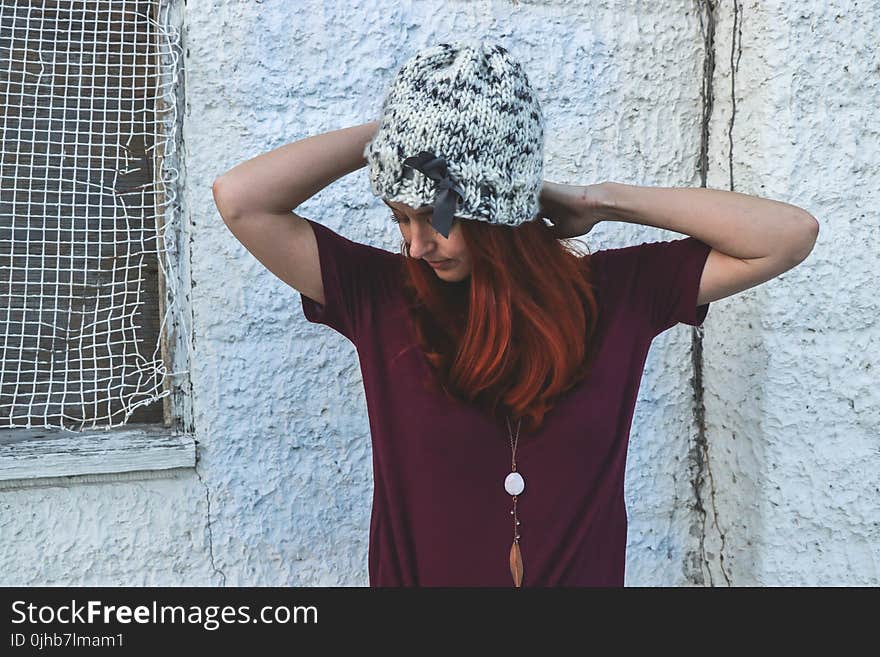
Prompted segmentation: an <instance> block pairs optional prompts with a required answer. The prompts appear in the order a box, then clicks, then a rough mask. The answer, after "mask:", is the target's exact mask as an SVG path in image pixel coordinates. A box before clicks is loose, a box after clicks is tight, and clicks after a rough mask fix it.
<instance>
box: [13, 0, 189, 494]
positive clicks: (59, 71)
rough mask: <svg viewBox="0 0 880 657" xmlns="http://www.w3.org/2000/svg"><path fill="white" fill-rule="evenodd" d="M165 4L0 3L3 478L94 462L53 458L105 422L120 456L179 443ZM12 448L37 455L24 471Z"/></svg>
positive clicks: (181, 336)
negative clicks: (131, 449)
mask: <svg viewBox="0 0 880 657" xmlns="http://www.w3.org/2000/svg"><path fill="white" fill-rule="evenodd" d="M165 4H167V3H165V2H163V1H161V0H150V1H147V0H122V1H120V0H78V1H76V2H71V1H70V0H56V1H51V0H47V1H46V2H40V3H36V2H5V1H2V0H0V62H2V64H0V98H2V104H3V107H2V114H3V116H2V118H0V121H2V122H3V131H2V142H0V332H2V345H0V428H2V429H3V431H0V478H14V477H12V476H11V475H9V472H10V468H11V471H12V472H13V474H15V473H17V475H16V476H24V475H27V476H29V477H33V476H39V475H40V468H41V465H40V458H42V464H43V465H44V466H45V467H46V470H47V471H51V474H53V475H58V474H83V473H86V472H95V471H96V470H95V469H94V468H92V469H89V468H85V470H84V471H83V472H67V471H66V470H64V469H62V470H63V471H59V470H58V468H57V467H55V466H56V465H57V463H58V462H60V461H63V460H64V459H63V458H62V455H63V454H69V453H70V451H71V450H72V449H76V450H77V451H81V450H82V448H83V446H84V445H87V444H89V443H87V442H86V441H89V440H91V441H92V443H94V442H95V441H96V439H95V436H96V435H97V434H98V433H100V432H104V433H105V434H106V432H107V430H109V429H111V428H114V427H116V428H121V429H120V430H118V431H116V432H115V436H116V437H115V438H114V440H115V442H114V443H113V444H114V445H115V449H117V450H121V451H120V454H124V453H125V452H126V450H127V449H128V447H131V446H132V445H134V444H137V445H138V449H139V450H141V452H143V453H147V452H150V451H151V450H150V449H146V450H144V449H143V448H144V446H145V445H146V446H147V447H148V446H149V445H150V444H152V443H151V441H159V443H162V444H165V443H167V441H168V440H172V443H174V444H177V443H175V442H174V439H173V434H174V431H173V430H174V429H176V427H177V426H178V425H180V424H181V415H180V413H181V411H180V409H179V406H180V404H179V403H175V398H177V399H178V400H179V394H177V392H176V389H177V388H179V386H177V387H175V384H174V382H175V377H178V376H181V375H183V374H185V373H186V370H185V369H182V370H180V371H174V367H175V366H176V365H179V364H181V363H183V364H185V363H186V361H185V360H184V359H183V358H181V355H182V354H181V353H180V351H182V350H180V349H179V347H180V346H181V345H186V344H188V343H187V341H186V337H185V333H184V332H181V329H180V327H181V326H182V322H181V313H180V308H179V307H178V306H179V304H178V303H177V289H178V287H179V285H180V281H179V280H177V275H176V273H175V270H176V268H175V267H174V263H175V261H176V258H175V254H176V252H177V250H176V238H177V234H176V231H175V222H174V220H173V217H174V210H175V208H174V207H173V201H174V194H173V190H174V187H173V183H174V182H175V181H176V175H175V173H176V169H175V166H174V158H173V155H174V153H175V150H176V149H175V148H174V145H175V126H176V100H175V82H176V80H177V78H178V71H177V63H178V61H179V59H180V58H179V56H178V53H177V50H178V48H179V45H178V44H179V40H178V38H177V34H178V33H177V32H176V30H174V29H172V28H169V27H167V26H166V22H167V17H166V16H165V14H167V11H165V10H166V9H167V7H164V5H165ZM157 429H162V430H157ZM71 431H73V432H77V434H78V435H77V436H76V438H74V437H73V434H71V433H70V432H71ZM120 436H121V437H123V438H122V439H121V441H120V439H119V437H120ZM126 436H127V437H128V438H125V437H126ZM53 437H54V438H58V440H51V439H52V438H53ZM47 439H50V440H47ZM108 439H109V438H108V437H107V436H106V435H105V436H104V440H105V441H106V440H108ZM78 440H81V441H82V442H79V443H77V441H78ZM34 441H39V443H35V442H34ZM132 441H133V442H132ZM178 442H179V441H178ZM25 443H28V444H29V445H30V447H31V448H33V446H34V445H37V444H38V446H39V448H45V450H44V451H42V452H41V451H40V449H37V452H36V453H37V457H38V458H35V459H31V461H30V463H29V465H28V467H27V469H26V470H21V469H20V468H16V467H13V466H11V465H10V464H13V463H15V462H17V460H16V459H20V457H21V456H22V454H23V453H25V452H27V451H28V450H27V449H25V447H23V445H24V444H25ZM187 445H189V442H186V441H184V442H181V443H180V446H182V447H187ZM53 446H54V447H53ZM46 450H47V451H46ZM86 451H88V450H86ZM184 451H185V452H187V454H188V456H186V457H185V458H182V459H178V461H179V464H180V465H185V464H191V463H190V461H192V460H193V458H192V457H194V450H188V449H185V450H184ZM190 451H191V452H192V453H191V454H190V453H189V452H190ZM181 453H183V452H181ZM96 454H97V455H98V457H100V451H98V452H96ZM106 454H107V452H106V450H105V451H104V456H105V457H106ZM53 455H54V457H56V458H54V460H53ZM105 460H106V459H105ZM111 460H112V459H111ZM125 461H126V458H122V459H121V461H120V462H121V463H122V462H125ZM116 467H118V468H122V469H126V468H127V469H137V468H146V469H150V460H149V459H146V461H143V462H138V461H137V459H135V460H134V461H133V462H132V463H131V464H130V465H129V466H125V465H120V466H116ZM162 467H176V466H173V465H171V466H169V465H168V464H165V465H163V466H162ZM80 469H82V468H80ZM100 471H101V472H104V471H106V468H105V469H102V470H100ZM4 472H6V474H5V475H4V474H3V473H4Z"/></svg>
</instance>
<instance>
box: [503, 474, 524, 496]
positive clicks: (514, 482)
mask: <svg viewBox="0 0 880 657" xmlns="http://www.w3.org/2000/svg"><path fill="white" fill-rule="evenodd" d="M525 488H526V482H525V480H524V479H523V478H522V475H521V474H520V473H519V472H511V473H510V474H509V475H507V478H506V479H505V480H504V490H506V491H507V492H508V493H510V494H511V495H519V494H521V493H522V492H523V491H524V490H525Z"/></svg>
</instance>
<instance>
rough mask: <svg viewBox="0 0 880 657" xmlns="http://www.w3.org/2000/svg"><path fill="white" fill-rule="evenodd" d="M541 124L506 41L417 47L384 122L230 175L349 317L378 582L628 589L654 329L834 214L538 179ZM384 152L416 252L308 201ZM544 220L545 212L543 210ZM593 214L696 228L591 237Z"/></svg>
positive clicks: (315, 318)
mask: <svg viewBox="0 0 880 657" xmlns="http://www.w3.org/2000/svg"><path fill="white" fill-rule="evenodd" d="M543 143H544V124H543V116H542V113H541V108H540V106H539V103H538V101H537V99H536V97H535V95H534V93H533V92H532V90H531V87H530V85H529V82H528V79H527V76H526V75H525V73H524V71H523V70H522V68H521V66H520V65H519V64H518V63H517V62H516V61H514V60H513V59H512V58H511V56H510V54H509V53H508V52H507V50H505V49H504V48H503V47H501V46H499V45H492V44H476V45H469V44H467V43H465V42H461V41H459V42H455V43H451V44H448V43H446V44H439V45H437V46H434V47H431V48H428V49H425V50H423V51H421V52H419V53H417V54H416V55H415V56H414V57H412V58H411V59H410V60H408V61H407V62H406V63H405V64H404V65H403V67H402V68H401V69H400V71H399V72H398V73H397V75H396V77H395V78H394V80H393V81H392V84H391V86H390V88H389V90H388V92H387V95H386V97H385V100H384V103H383V105H382V116H381V118H380V120H378V121H374V122H371V123H367V124H364V125H361V126H356V127H351V128H346V129H342V130H335V131H332V132H328V133H325V134H321V135H317V136H312V137H308V138H306V139H303V140H300V141H297V142H295V143H292V144H288V145H286V146H283V147H281V148H279V149H276V150H274V151H272V152H269V153H266V154H264V155H261V156H259V157H257V158H254V159H253V160H250V161H247V162H244V163H243V164H241V165H239V166H237V167H235V168H233V169H232V170H231V171H229V172H228V173H226V174H225V175H223V176H222V177H221V178H220V179H218V180H217V181H216V182H215V184H214V196H215V200H216V202H217V206H218V209H219V210H220V213H221V215H222V216H223V218H224V221H225V222H226V224H227V226H228V227H229V228H230V230H231V231H232V232H233V233H234V235H235V236H236V237H237V238H238V239H239V240H240V241H241V242H242V244H244V246H245V247H246V248H247V249H248V250H249V251H250V252H251V253H253V254H254V256H255V257H257V258H258V259H259V260H260V261H261V262H262V263H263V264H264V265H265V266H266V267H267V268H268V269H270V270H271V271H272V272H273V273H274V274H275V275H277V276H278V277H279V278H280V279H282V280H283V281H285V282H287V283H288V284H289V285H291V286H292V287H294V288H295V289H297V290H299V291H300V293H301V295H302V307H303V312H304V314H305V317H306V318H307V319H308V320H309V321H311V322H316V323H321V324H325V325H327V326H330V327H332V328H333V329H335V330H337V331H338V332H340V333H341V334H343V335H345V336H346V337H347V338H348V339H349V340H351V342H352V343H353V344H354V345H355V346H356V348H357V352H358V357H359V360H360V366H361V372H362V374H363V381H364V388H365V393H366V400H367V407H368V411H369V422H370V429H371V437H372V447H373V468H374V494H373V507H372V516H371V523H370V552H369V577H370V584H371V585H372V586H468V585H470V586H475V585H479V586H504V585H510V584H513V585H514V586H524V585H528V586H622V585H623V580H624V563H625V547H626V509H625V506H624V498H623V481H624V472H625V461H626V448H627V442H628V439H629V430H630V424H631V421H632V416H633V410H634V406H635V402H636V397H637V393H638V388H639V383H640V380H641V375H642V371H643V366H644V363H645V358H646V356H647V352H648V348H649V347H650V344H651V342H652V340H653V338H654V337H656V336H657V335H659V334H660V333H661V332H663V331H665V330H666V329H668V328H670V327H672V326H674V325H676V324H677V323H684V324H690V325H692V326H699V325H701V324H702V322H703V320H704V318H705V317H706V313H707V312H708V308H709V303H710V302H711V301H715V300H717V299H721V298H723V297H726V296H729V295H732V294H735V293H737V292H740V291H742V290H745V289H747V288H749V287H753V286H755V285H758V284H760V283H762V282H764V281H767V280H770V279H771V278H773V277H774V276H777V275H779V274H780V273H782V272H784V271H786V270H788V269H790V268H791V267H793V266H795V265H796V264H797V263H799V262H801V261H802V260H803V259H804V258H805V257H806V256H807V254H808V253H809V252H810V250H811V249H812V246H813V244H814V242H815V239H816V235H817V231H818V224H817V222H816V220H815V219H814V218H813V217H812V216H810V215H809V214H808V213H807V212H805V211H804V210H802V209H800V208H797V207H794V206H792V205H789V204H785V203H780V202H776V201H772V200H767V199H760V198H756V197H753V196H746V195H743V194H738V193H734V192H724V191H720V190H709V189H677V188H676V189H657V188H655V189H651V188H642V187H635V186H630V185H623V184H618V183H610V182H605V183H600V184H589V185H585V186H568V185H560V184H555V183H550V182H545V181H542V180H541V174H542V171H543ZM364 165H369V169H368V171H369V176H370V182H371V186H372V191H373V193H374V194H375V195H377V196H379V197H380V198H381V199H382V200H383V202H384V203H385V204H386V205H387V206H388V207H389V208H390V211H391V214H392V218H393V220H394V221H395V222H397V224H398V227H399V229H400V232H401V234H402V237H403V245H402V249H401V251H402V252H401V253H399V254H398V253H392V252H389V251H386V250H383V249H379V248H376V247H373V246H370V245H367V244H360V243H357V242H353V241H351V240H349V239H347V238H345V237H343V236H342V235H340V234H338V233H336V232H334V231H332V230H331V229H329V228H327V227H325V226H322V225H321V224H318V223H316V222H314V221H312V220H310V219H305V218H303V217H299V216H298V215H296V214H291V212H290V209H291V208H296V207H297V206H299V205H300V204H301V203H302V202H303V201H304V200H306V199H307V198H309V197H311V196H312V195H314V194H316V193H317V192H318V191H320V190H321V189H323V188H324V187H325V186H327V185H329V184H330V183H331V182H333V181H335V180H337V179H338V178H340V177H342V176H344V175H346V174H348V173H350V172H352V171H355V170H356V169H358V168H360V167H361V166H364ZM545 220H548V221H549V222H551V224H552V225H548V224H547V223H546V222H545ZM599 221H628V222H638V223H641V224H645V225H649V226H655V227H658V228H666V229H670V230H674V231H677V232H680V233H684V234H686V235H687V237H685V238H682V239H678V240H670V241H664V242H650V243H643V244H639V245H636V246H630V247H625V248H619V249H606V250H602V251H598V252H595V253H592V254H581V253H578V252H576V251H574V250H573V249H572V248H571V244H570V243H567V242H563V241H561V240H564V239H566V238H571V237H576V236H580V235H584V234H586V233H587V232H589V231H590V230H591V229H592V227H593V226H594V225H595V224H596V223H598V222H599Z"/></svg>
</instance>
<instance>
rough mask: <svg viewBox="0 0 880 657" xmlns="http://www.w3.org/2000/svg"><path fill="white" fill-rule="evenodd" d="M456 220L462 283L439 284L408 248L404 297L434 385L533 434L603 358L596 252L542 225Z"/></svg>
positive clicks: (540, 221) (537, 221)
mask: <svg viewBox="0 0 880 657" xmlns="http://www.w3.org/2000/svg"><path fill="white" fill-rule="evenodd" d="M455 221H457V222H458V223H459V224H460V227H461V232H462V236H463V238H464V241H465V243H466V245H467V247H468V249H469V251H470V254H471V260H472V262H473V268H472V271H471V275H470V276H469V277H468V278H467V279H465V280H463V281H460V282H446V281H443V280H441V279H439V278H438V277H437V275H436V274H435V273H434V271H433V270H432V269H431V267H430V266H429V265H428V264H427V263H425V262H424V261H423V260H422V259H421V258H411V257H409V249H408V245H407V243H406V240H404V241H403V243H402V245H401V253H402V254H403V255H404V256H406V257H405V258H404V267H403V270H404V276H403V288H404V296H405V297H406V299H407V305H408V311H409V315H410V317H411V319H412V323H413V328H414V330H415V334H416V337H417V341H418V344H419V346H420V347H421V349H422V351H423V353H424V354H425V357H426V358H427V360H428V362H429V363H430V365H431V367H432V369H433V371H434V374H435V380H434V381H433V384H435V385H437V386H439V388H440V389H441V390H442V391H443V392H444V393H445V394H447V395H450V396H451V397H453V398H456V399H459V400H462V401H465V402H471V403H476V404H478V405H479V406H480V407H482V408H485V409H487V410H488V411H489V412H490V413H492V415H493V416H494V417H496V418H497V419H500V418H501V417H503V415H502V413H503V414H509V415H512V416H513V417H514V418H520V419H521V420H522V422H523V425H522V428H523V429H524V430H526V431H534V430H535V429H537V428H538V427H540V425H541V423H542V421H543V419H544V416H545V415H546V414H547V412H548V411H549V410H550V409H551V408H552V407H553V405H554V403H555V401H556V399H557V398H558V396H559V395H561V394H562V393H564V392H566V391H567V390H569V389H570V388H572V387H574V386H575V385H576V384H577V383H578V382H579V381H581V380H582V379H583V378H584V377H585V376H586V374H587V372H588V371H589V368H590V366H591V364H592V362H593V360H594V357H595V351H596V350H595V340H594V339H593V338H594V336H595V332H596V326H597V322H598V319H597V314H598V304H597V301H596V294H595V287H594V282H593V276H592V269H591V266H590V254H589V251H586V252H584V251H582V250H580V249H579V248H578V247H577V246H576V244H578V243H576V242H573V241H568V240H560V239H559V238H558V237H557V236H556V235H554V234H553V232H552V230H551V229H550V228H548V226H547V225H546V224H545V223H544V221H543V219H541V218H538V219H534V220H532V221H529V222H526V223H523V224H520V225H518V226H515V227H511V226H506V225H503V224H489V223H486V222H483V221H476V220H462V219H458V218H456V219H455Z"/></svg>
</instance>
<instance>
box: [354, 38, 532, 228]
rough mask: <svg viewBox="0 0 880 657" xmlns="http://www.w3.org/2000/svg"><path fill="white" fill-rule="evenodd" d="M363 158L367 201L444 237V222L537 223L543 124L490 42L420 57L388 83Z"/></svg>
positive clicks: (518, 70)
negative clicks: (384, 204)
mask: <svg viewBox="0 0 880 657" xmlns="http://www.w3.org/2000/svg"><path fill="white" fill-rule="evenodd" d="M363 155H364V157H365V158H366V160H367V164H368V168H369V177H370V186H371V188H372V191H373V193H374V194H375V195H376V196H379V197H380V198H384V199H386V200H389V201H394V202H399V203H406V204H407V205H410V206H412V207H414V208H420V207H423V206H427V205H431V206H434V212H433V215H432V218H431V223H432V225H433V227H434V229H435V230H437V231H438V232H439V233H440V234H442V235H443V236H444V237H449V229H450V228H451V226H452V219H453V216H455V217H461V218H465V219H474V220H478V221H485V222H488V223H495V224H506V225H508V226H517V225H519V224H521V223H523V222H526V221H531V220H533V219H535V218H537V216H538V212H539V202H538V196H539V193H540V191H541V183H542V177H543V168H544V117H543V113H542V111H541V106H540V104H539V102H538V99H537V97H536V96H535V93H534V92H533V91H532V88H531V85H530V84H529V80H528V78H527V76H526V73H525V71H524V70H523V68H522V66H520V64H519V63H518V62H517V61H515V60H514V59H513V58H512V57H511V55H510V53H508V51H507V50H506V49H505V48H504V47H502V46H500V45H498V44H495V43H486V42H477V43H472V42H467V41H454V42H452V43H440V44H437V45H434V46H431V47H429V48H425V49H423V50H420V51H419V52H417V53H416V54H415V55H413V56H412V57H411V58H410V59H409V60H407V61H406V62H405V63H404V64H403V66H401V68H400V70H399V71H398V72H397V74H396V76H395V77H394V79H393V80H392V82H391V84H390V85H389V88H388V91H387V94H386V96H385V99H384V101H383V103H382V116H381V118H380V121H379V127H378V129H377V131H376V134H375V136H374V137H373V139H372V140H371V141H370V142H369V143H368V144H367V145H366V147H365V148H364V151H363Z"/></svg>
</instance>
